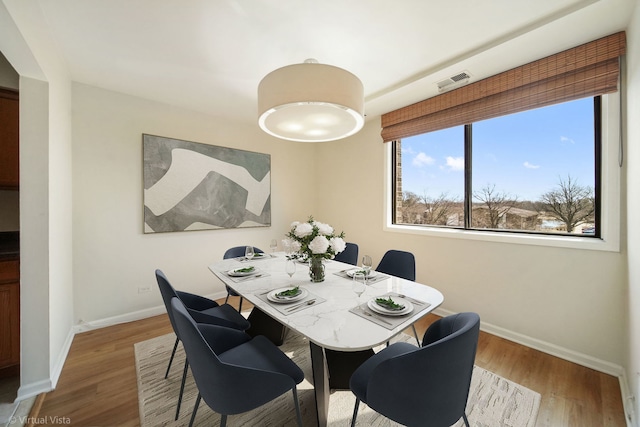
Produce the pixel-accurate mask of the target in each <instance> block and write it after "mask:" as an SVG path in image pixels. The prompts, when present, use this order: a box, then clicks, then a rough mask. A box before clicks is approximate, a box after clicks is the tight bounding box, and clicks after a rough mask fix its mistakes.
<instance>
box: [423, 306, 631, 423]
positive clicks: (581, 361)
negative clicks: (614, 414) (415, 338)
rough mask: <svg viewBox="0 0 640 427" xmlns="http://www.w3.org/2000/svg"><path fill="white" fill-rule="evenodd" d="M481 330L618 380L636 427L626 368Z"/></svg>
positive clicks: (501, 331) (490, 328) (494, 329)
mask: <svg viewBox="0 0 640 427" xmlns="http://www.w3.org/2000/svg"><path fill="white" fill-rule="evenodd" d="M433 314H436V315H438V316H442V317H444V316H450V315H452V314H455V312H453V311H449V310H445V309H443V308H437V309H435V310H433ZM480 329H481V330H482V331H484V332H487V333H489V334H491V335H495V336H498V337H500V338H504V339H506V340H509V341H513V342H515V343H518V344H521V345H524V346H526V347H529V348H532V349H534V350H539V351H541V352H543V353H547V354H550V355H552V356H556V357H559V358H560V359H564V360H567V361H569V362H572V363H576V364H578V365H582V366H585V367H587V368H590V369H594V370H596V371H598V372H603V373H605V374H608V375H611V376H614V377H617V378H618V381H619V383H620V392H621V396H622V404H623V405H624V411H625V418H626V420H627V426H628V427H636V426H637V425H636V424H635V420H634V411H633V405H632V404H631V402H630V400H631V399H632V398H633V395H632V394H631V393H630V391H629V390H630V389H629V384H628V383H627V376H626V372H625V370H624V368H623V367H622V366H620V365H616V364H615V363H611V362H607V361H605V360H601V359H598V358H596V357H592V356H589V355H586V354H583V353H579V352H577V351H573V350H569V349H568V348H564V347H561V346H558V345H555V344H551V343H548V342H545V341H542V340H539V339H536V338H532V337H529V336H527V335H523V334H519V333H517V332H513V331H510V330H508V329H505V328H502V327H500V326H496V325H492V324H490V323H487V322H484V321H483V322H481V324H480Z"/></svg>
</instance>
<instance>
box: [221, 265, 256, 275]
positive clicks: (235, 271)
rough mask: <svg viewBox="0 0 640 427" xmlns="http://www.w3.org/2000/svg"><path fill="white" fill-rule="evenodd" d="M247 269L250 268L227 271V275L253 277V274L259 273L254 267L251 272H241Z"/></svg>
mask: <svg viewBox="0 0 640 427" xmlns="http://www.w3.org/2000/svg"><path fill="white" fill-rule="evenodd" d="M245 268H249V267H238V268H234V269H233V270H229V271H227V274H228V275H229V276H232V277H243V276H251V275H252V274H256V272H257V271H258V270H257V269H256V268H255V267H252V268H253V270H251V271H240V270H244V269H245Z"/></svg>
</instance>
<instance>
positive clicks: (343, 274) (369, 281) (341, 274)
mask: <svg viewBox="0 0 640 427" xmlns="http://www.w3.org/2000/svg"><path fill="white" fill-rule="evenodd" d="M349 270H353V268H347V269H346V270H342V271H336V272H335V273H333V274H335V275H336V276H339V277H344V278H345V279H348V280H353V278H352V277H349V275H348V274H347V273H346V272H347V271H349ZM388 278H389V276H387V275H386V274H383V273H378V272H377V271H376V275H375V276H374V277H370V278H368V279H367V285H370V284H372V283H376V282H379V281H381V280H385V279H388Z"/></svg>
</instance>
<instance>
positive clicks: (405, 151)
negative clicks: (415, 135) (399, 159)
mask: <svg viewBox="0 0 640 427" xmlns="http://www.w3.org/2000/svg"><path fill="white" fill-rule="evenodd" d="M402 153H403V154H414V153H415V151H413V148H412V147H410V146H404V145H403V146H402Z"/></svg>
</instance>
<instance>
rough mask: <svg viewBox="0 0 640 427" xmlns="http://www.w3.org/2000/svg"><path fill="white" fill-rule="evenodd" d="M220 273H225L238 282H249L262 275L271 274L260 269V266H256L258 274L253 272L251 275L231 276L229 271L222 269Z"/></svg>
mask: <svg viewBox="0 0 640 427" xmlns="http://www.w3.org/2000/svg"><path fill="white" fill-rule="evenodd" d="M220 273H222V274H224V275H225V276H226V277H228V278H229V279H231V280H232V281H234V282H236V283H240V282H248V281H249V280H253V279H259V278H261V277H268V276H269V273H267V272H266V271H263V270H260V269H259V268H256V274H252V275H250V276H231V275H230V274H229V273H228V272H227V271H221V272H220Z"/></svg>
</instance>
